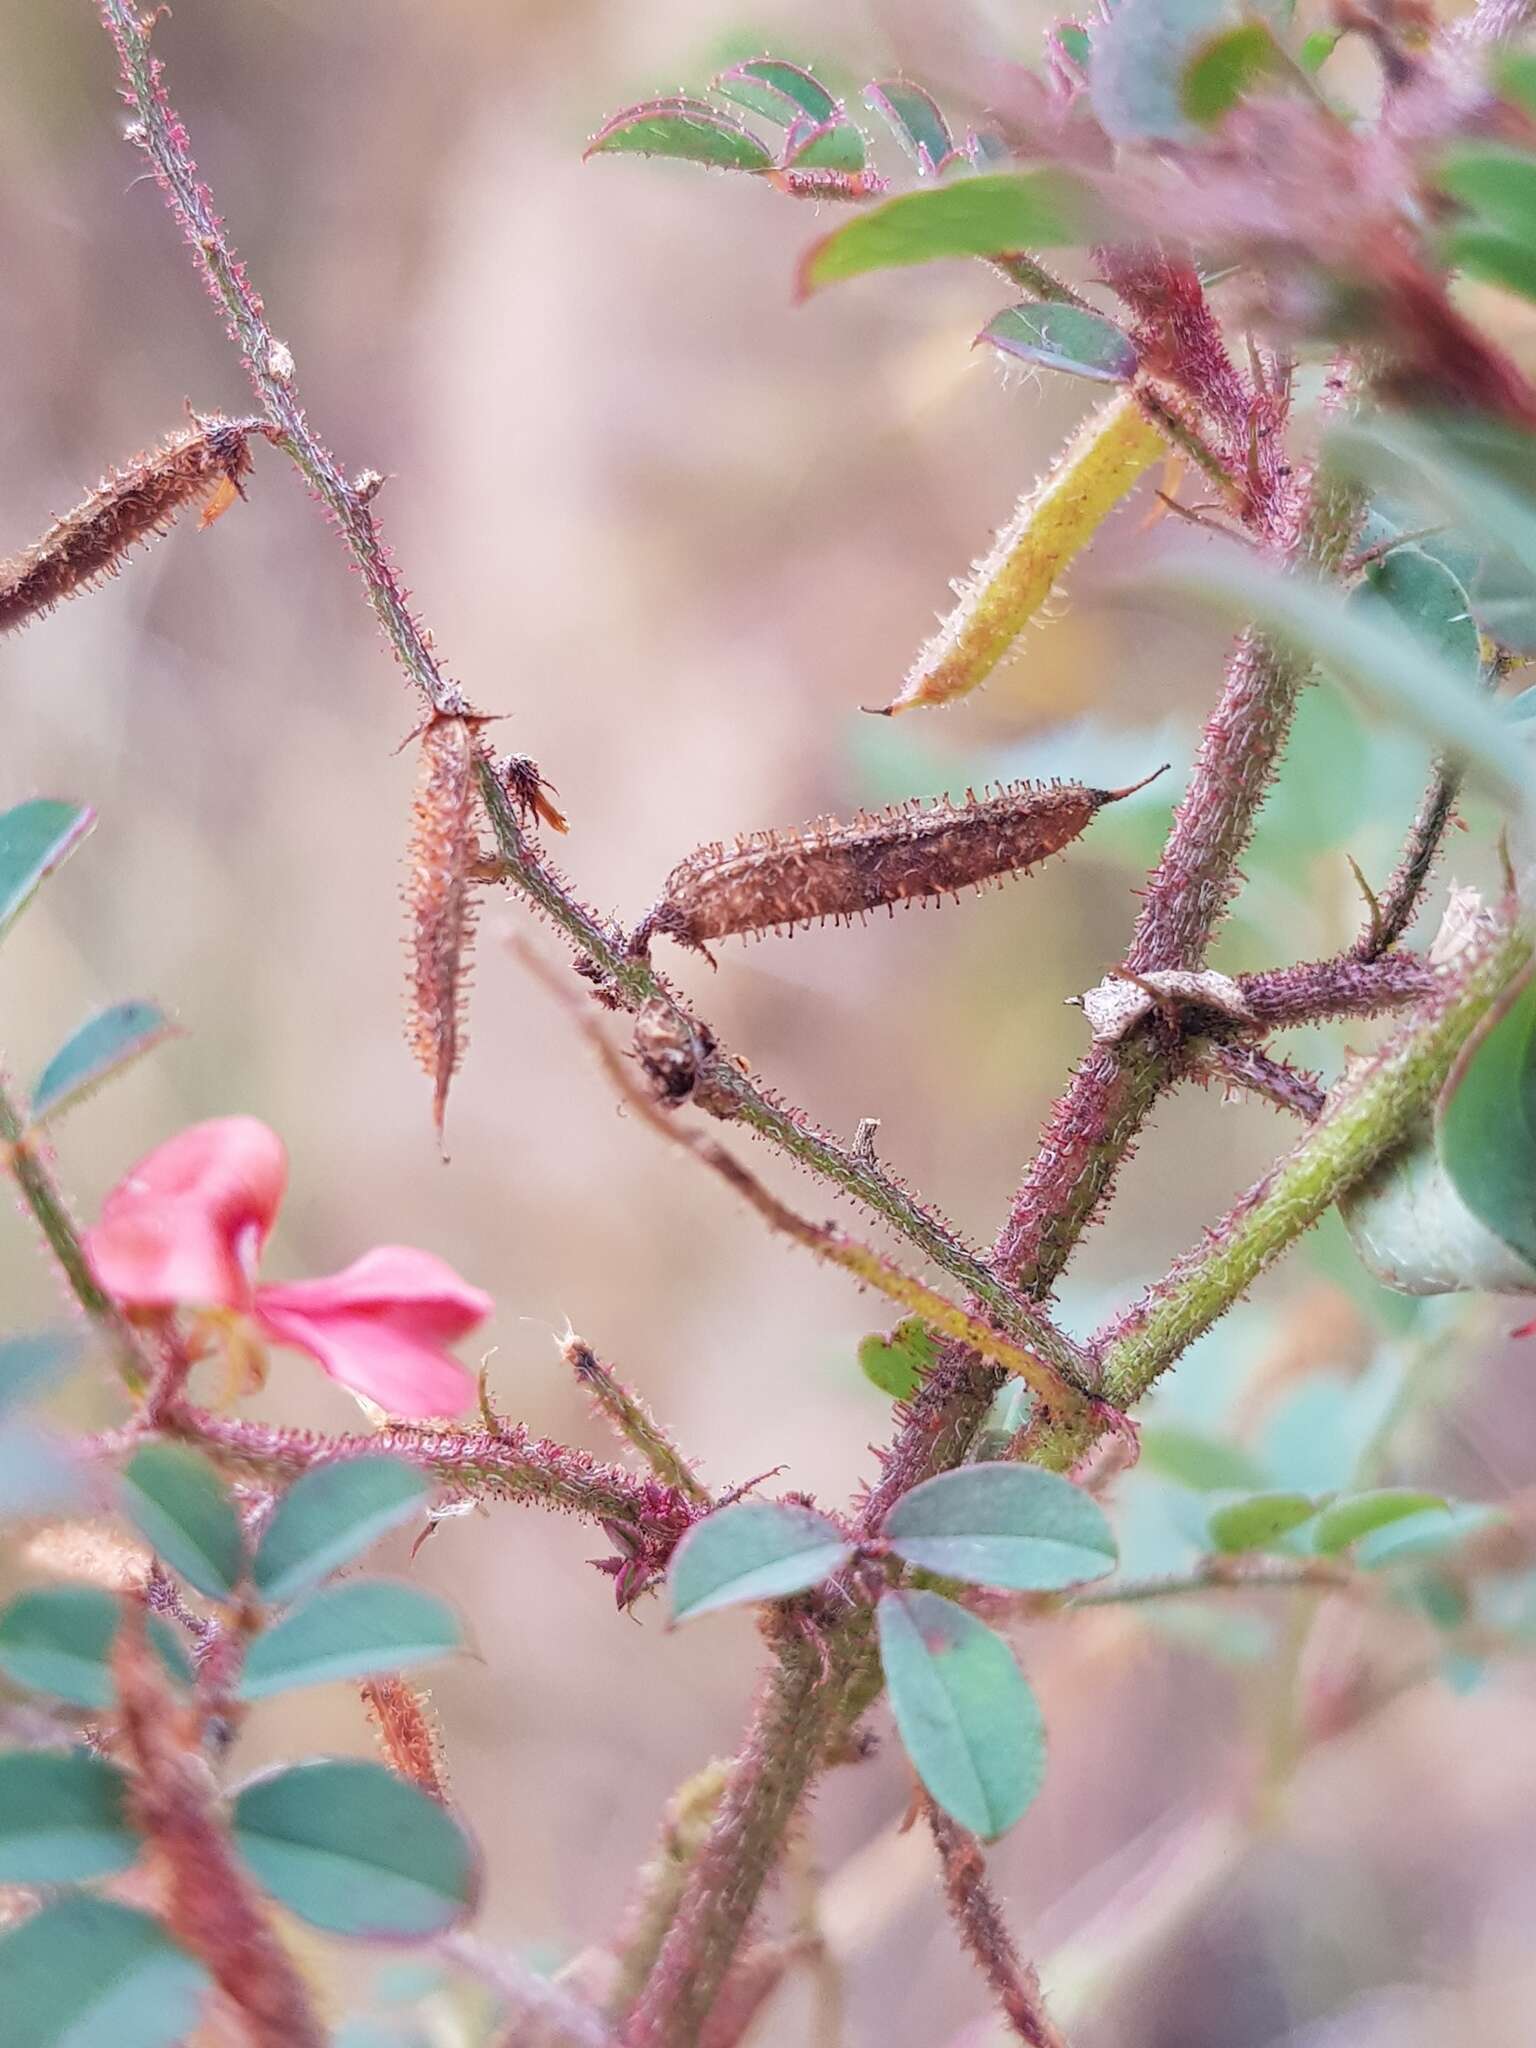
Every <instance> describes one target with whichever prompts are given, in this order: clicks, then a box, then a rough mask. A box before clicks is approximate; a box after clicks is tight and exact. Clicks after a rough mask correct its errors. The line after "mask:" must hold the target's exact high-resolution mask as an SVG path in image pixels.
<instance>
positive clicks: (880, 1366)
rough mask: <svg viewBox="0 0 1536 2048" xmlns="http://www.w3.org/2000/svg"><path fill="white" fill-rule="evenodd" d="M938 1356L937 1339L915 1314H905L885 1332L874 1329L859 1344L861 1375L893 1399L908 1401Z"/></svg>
mask: <svg viewBox="0 0 1536 2048" xmlns="http://www.w3.org/2000/svg"><path fill="white" fill-rule="evenodd" d="M938 1355H939V1345H938V1339H937V1338H936V1337H935V1336H934V1334H933V1332H932V1331H931V1330H930V1329H929V1327H928V1325H927V1324H926V1323H925V1322H923V1321H922V1320H921V1319H920V1318H919V1317H917V1316H907V1317H905V1318H904V1319H903V1320H902V1321H901V1322H899V1323H898V1324H897V1325H896V1327H895V1329H894V1330H892V1331H891V1332H890V1333H889V1335H883V1334H881V1333H880V1332H879V1331H876V1332H875V1334H874V1335H873V1336H870V1337H866V1338H864V1340H863V1341H862V1342H861V1344H860V1345H859V1364H860V1366H861V1367H862V1369H863V1373H864V1377H865V1378H866V1379H867V1380H869V1381H871V1382H872V1383H873V1384H874V1385H875V1386H877V1387H878V1388H879V1389H880V1391H881V1393H882V1394H889V1395H890V1397H891V1399H892V1400H893V1401H910V1400H911V1398H912V1396H913V1395H914V1394H915V1393H916V1392H917V1390H918V1388H919V1387H920V1386H921V1385H922V1383H923V1380H924V1379H925V1377H926V1376H927V1374H928V1371H929V1369H930V1367H931V1366H932V1364H933V1361H934V1360H935V1359H936V1358H937V1357H938Z"/></svg>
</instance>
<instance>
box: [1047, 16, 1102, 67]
mask: <svg viewBox="0 0 1536 2048" xmlns="http://www.w3.org/2000/svg"><path fill="white" fill-rule="evenodd" d="M1050 41H1051V42H1054V43H1055V45H1056V47H1057V48H1058V49H1059V50H1060V51H1061V54H1062V55H1063V56H1064V57H1065V58H1066V59H1067V61H1068V63H1070V64H1075V65H1076V66H1077V68H1078V70H1079V71H1081V72H1082V74H1083V76H1084V77H1085V78H1086V77H1087V76H1088V67H1089V65H1090V64H1091V63H1092V62H1093V36H1092V34H1091V33H1090V31H1089V30H1088V29H1086V28H1084V26H1083V24H1082V23H1081V22H1080V21H1058V22H1057V24H1056V26H1055V27H1054V28H1053V29H1052V30H1051V31H1050Z"/></svg>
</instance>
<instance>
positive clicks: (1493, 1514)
mask: <svg viewBox="0 0 1536 2048" xmlns="http://www.w3.org/2000/svg"><path fill="white" fill-rule="evenodd" d="M1502 1519H1503V1517H1502V1516H1501V1515H1500V1513H1499V1510H1498V1509H1497V1508H1493V1507H1489V1506H1487V1505H1486V1504H1485V1503H1483V1502H1481V1501H1458V1502H1457V1503H1455V1504H1454V1505H1453V1506H1451V1507H1448V1508H1427V1509H1425V1511H1424V1512H1423V1513H1422V1514H1418V1515H1404V1516H1403V1518H1402V1520H1401V1521H1398V1522H1389V1523H1388V1524H1387V1525H1386V1527H1385V1528H1382V1529H1373V1530H1372V1531H1371V1533H1370V1535H1369V1536H1365V1537H1362V1539H1361V1541H1360V1547H1359V1549H1358V1550H1356V1552H1355V1563H1356V1564H1358V1565H1362V1566H1363V1567H1364V1568H1365V1570H1367V1571H1372V1572H1374V1571H1382V1570H1385V1569H1386V1567H1387V1566H1389V1565H1399V1564H1416V1563H1427V1562H1429V1561H1430V1560H1431V1559H1434V1558H1440V1557H1446V1556H1449V1555H1450V1554H1451V1553H1452V1552H1454V1551H1456V1550H1459V1549H1460V1547H1461V1545H1462V1544H1463V1543H1466V1542H1467V1541H1468V1540H1469V1539H1470V1538H1471V1537H1473V1536H1476V1535H1478V1534H1480V1533H1481V1532H1482V1531H1483V1530H1484V1529H1491V1528H1493V1527H1494V1526H1495V1524H1497V1523H1498V1522H1500V1521H1501V1520H1502Z"/></svg>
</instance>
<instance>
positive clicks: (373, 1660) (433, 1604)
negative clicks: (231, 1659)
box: [236, 1579, 464, 1700]
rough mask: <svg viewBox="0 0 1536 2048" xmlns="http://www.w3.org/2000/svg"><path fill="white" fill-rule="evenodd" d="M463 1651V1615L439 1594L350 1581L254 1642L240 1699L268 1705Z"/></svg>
mask: <svg viewBox="0 0 1536 2048" xmlns="http://www.w3.org/2000/svg"><path fill="white" fill-rule="evenodd" d="M463 1647H464V1632H463V1630H462V1628H461V1627H460V1625H459V1621H458V1617H457V1616H456V1615H455V1614H454V1612H453V1609H452V1608H451V1607H449V1606H448V1605H447V1603H446V1602H445V1601H442V1600H439V1599H438V1597H437V1595H436V1594H435V1593H425V1592H423V1591H422V1590H421V1589H420V1588H419V1587H417V1586H408V1585H405V1584H403V1583H402V1582H401V1581H399V1580H396V1579H345V1580H343V1581H342V1583H341V1584H340V1585H336V1586H326V1587H323V1588H322V1589H321V1591H320V1592H318V1593H316V1594H315V1595H314V1597H313V1598H312V1599H309V1600H306V1601H305V1602H304V1604H303V1605H302V1606H301V1607H294V1608H290V1609H289V1611H288V1613H287V1614H285V1615H284V1616H283V1618H282V1620H281V1621H276V1622H274V1623H273V1624H272V1626H271V1627H270V1628H269V1629H267V1630H266V1632H265V1633H264V1634H263V1635H259V1636H258V1637H257V1638H256V1640H255V1642H253V1643H252V1645H251V1647H250V1651H249V1653H248V1654H247V1656H246V1660H245V1669H244V1670H243V1671H242V1672H241V1674H240V1683H239V1686H238V1687H237V1688H236V1694H237V1697H238V1698H240V1699H243V1700H262V1699H267V1698H269V1697H270V1696H271V1695H272V1694H273V1693H278V1692H291V1691H293V1690H294V1689H295V1688H297V1687H298V1686H301V1685H324V1684H326V1683H327V1682H328V1681H330V1680H331V1679H335V1678H366V1677H367V1676H368V1675H369V1674H370V1673H371V1672H376V1671H409V1670H410V1669H412V1667H413V1666H415V1665H417V1664H426V1663H429V1662H430V1661H431V1660H432V1659H433V1658H436V1657H446V1656H448V1655H449V1654H450V1653H451V1652H453V1651H454V1650H461V1649H462V1648H463Z"/></svg>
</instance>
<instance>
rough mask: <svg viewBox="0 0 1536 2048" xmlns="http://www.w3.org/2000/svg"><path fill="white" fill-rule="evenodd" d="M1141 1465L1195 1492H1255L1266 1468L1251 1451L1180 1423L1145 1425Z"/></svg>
mask: <svg viewBox="0 0 1536 2048" xmlns="http://www.w3.org/2000/svg"><path fill="white" fill-rule="evenodd" d="M1141 1463H1142V1465H1143V1466H1145V1468H1146V1469H1147V1470H1148V1471H1149V1472H1156V1473H1159V1474H1160V1475H1161V1476H1162V1477H1163V1478H1164V1479H1171V1480H1172V1481H1173V1482H1174V1484H1175V1485H1177V1486H1187V1487H1189V1488H1190V1490H1191V1491H1192V1492H1195V1493H1226V1492H1231V1493H1255V1492H1258V1491H1259V1490H1260V1489H1261V1488H1262V1487H1263V1485H1264V1478H1265V1474H1264V1468H1263V1466H1262V1465H1261V1464H1260V1463H1259V1461H1258V1459H1257V1458H1255V1457H1254V1456H1253V1454H1252V1452H1251V1451H1245V1450H1244V1449H1243V1448H1242V1447H1241V1445H1239V1444H1231V1443H1227V1442H1225V1441H1224V1440H1223V1439H1222V1438H1220V1437H1214V1436H1206V1435H1205V1434H1204V1433H1203V1432H1202V1431H1200V1430H1198V1429H1189V1428H1186V1427H1185V1425H1184V1424H1183V1423H1178V1422H1144V1423H1143V1424H1142V1426H1141Z"/></svg>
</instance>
